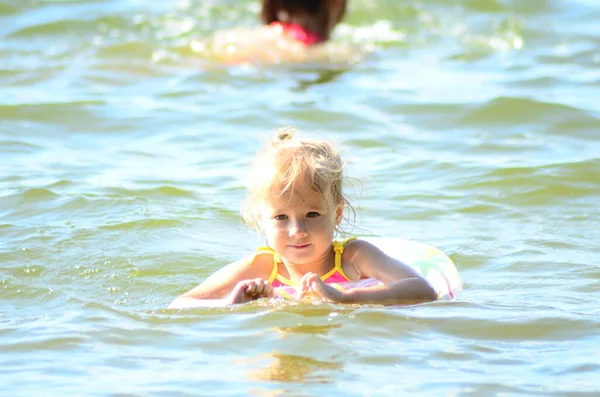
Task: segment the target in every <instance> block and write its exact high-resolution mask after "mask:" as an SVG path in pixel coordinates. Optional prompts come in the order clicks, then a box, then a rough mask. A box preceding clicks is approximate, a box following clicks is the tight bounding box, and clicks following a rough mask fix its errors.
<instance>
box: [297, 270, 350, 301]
mask: <svg viewBox="0 0 600 397" xmlns="http://www.w3.org/2000/svg"><path fill="white" fill-rule="evenodd" d="M300 287H301V294H300V297H301V298H304V297H306V296H314V297H317V298H322V299H325V300H328V301H330V302H338V303H340V302H343V300H344V292H343V291H340V290H338V289H336V288H334V287H332V286H331V285H327V284H325V283H324V282H323V280H321V278H320V277H319V276H317V275H316V274H315V273H306V274H305V275H304V276H302V279H301V280H300Z"/></svg>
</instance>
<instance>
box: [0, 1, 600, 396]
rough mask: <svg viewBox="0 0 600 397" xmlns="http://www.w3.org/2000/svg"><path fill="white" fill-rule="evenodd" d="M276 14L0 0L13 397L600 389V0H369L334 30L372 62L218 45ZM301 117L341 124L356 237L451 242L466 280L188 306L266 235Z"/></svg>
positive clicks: (230, 6) (4, 311) (241, 8)
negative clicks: (263, 207)
mask: <svg viewBox="0 0 600 397" xmlns="http://www.w3.org/2000/svg"><path fill="white" fill-rule="evenodd" d="M258 10H259V4H258V2H256V1H250V0H238V1H232V0H230V1H226V0H221V1H218V0H214V1H204V0H180V1H167V0H162V1H159V0H156V1H140V0H119V1H117V0H95V1H94V0H60V1H59V0H0V93H1V95H0V386H1V392H0V394H2V395H6V396H32V395H44V396H65V395H77V396H112V395H115V396H116V395H119V396H126V395H131V396H134V395H135V396H138V395H140V396H141V395H143V396H200V395H202V396H246V395H255V396H397V395H406V394H409V395H410V394H415V395H432V396H439V395H571V394H578V395H597V394H598V393H600V317H599V315H600V309H599V298H600V267H599V262H600V233H599V232H598V230H599V229H600V223H599V219H600V211H599V205H600V199H599V195H600V154H599V153H600V95H599V94H600V91H599V89H600V49H599V45H600V24H599V22H598V21H599V19H600V4H599V3H598V2H596V1H591V0H587V1H584V0H564V1H559V0H527V1H517V0H457V1H451V2H447V1H440V0H422V1H408V0H407V1H397V0H351V1H350V5H349V10H348V14H347V17H346V18H345V20H344V23H343V24H342V25H340V26H339V27H338V28H337V29H336V31H335V35H334V39H333V41H332V43H330V44H329V45H330V46H332V47H331V48H334V49H335V48H346V47H344V46H345V45H347V44H351V45H352V46H355V47H358V48H361V49H362V50H364V51H363V52H360V51H359V52H357V54H358V53H361V54H362V55H361V56H353V54H354V53H348V52H346V53H344V51H348V50H343V51H338V52H336V51H333V52H334V53H335V54H337V55H335V56H332V57H331V59H327V60H322V61H320V62H308V63H301V64H294V65H290V64H276V65H257V64H238V65H229V66H227V65H222V64H219V62H217V61H216V60H215V59H214V56H211V54H210V51H211V50H210V48H207V47H206V46H203V44H202V43H205V40H206V38H207V37H210V36H212V35H213V34H215V33H217V32H218V31H223V30H229V29H234V28H240V27H242V28H251V27H253V26H256V25H257V17H256V15H257V13H258ZM199 43H200V44H199ZM282 125H294V126H297V127H299V128H300V129H301V130H303V131H306V132H307V134H309V135H310V134H312V135H313V136H314V135H317V136H319V137H322V138H326V139H330V140H334V141H336V142H338V143H339V144H340V146H341V148H342V152H343V154H344V156H346V158H347V160H348V177H349V183H348V184H347V187H348V193H349V194H350V196H351V197H352V202H353V204H354V207H355V209H356V212H357V215H356V219H355V221H354V224H355V226H354V228H349V229H350V230H349V232H350V233H351V234H354V235H359V236H360V235H369V236H385V237H394V236H396V237H402V238H407V239H413V240H418V241H422V242H425V243H428V244H432V245H435V246H437V247H439V248H440V249H442V250H443V251H445V252H446V253H447V254H448V255H450V256H451V258H452V259H453V260H454V261H455V263H456V265H457V267H458V269H459V271H460V274H461V276H462V278H463V281H464V290H463V291H462V292H461V293H460V294H459V295H458V296H457V299H456V300H455V301H443V302H433V303H429V304H423V305H416V306H410V307H391V308H390V307H387V308H386V307H377V306H364V307H359V306H357V307H352V306H340V305H334V304H325V303H324V304H312V305H311V304H309V303H302V304H292V303H288V304H281V303H280V304H270V303H268V302H254V303H250V304H247V305H239V306H236V307H231V308H223V309H198V310H185V311H167V310H165V307H166V306H167V305H168V304H169V302H170V301H171V300H172V299H173V298H174V297H176V296H177V295H179V294H181V293H183V292H185V291H187V290H188V289H190V288H192V287H193V286H195V285H196V284H198V283H199V282H201V281H202V280H203V279H204V278H205V277H207V275H209V274H211V273H212V272H214V271H215V270H216V269H218V268H220V267H221V266H223V265H225V264H227V263H229V262H230V261H233V260H235V259H238V258H240V257H241V256H244V255H247V254H248V253H250V252H251V251H252V250H253V248H254V247H256V246H257V245H258V244H260V243H261V239H260V236H258V235H257V233H256V232H253V231H251V230H249V229H247V228H245V227H244V226H242V224H241V220H240V216H239V207H240V204H241V202H242V200H243V198H244V178H245V172H246V170H247V168H248V165H249V163H250V161H251V158H252V155H253V153H254V152H255V151H256V150H257V149H259V148H260V147H261V146H262V145H263V144H264V143H265V142H266V140H268V139H269V137H270V134H271V131H272V130H273V129H275V128H277V127H279V126H282Z"/></svg>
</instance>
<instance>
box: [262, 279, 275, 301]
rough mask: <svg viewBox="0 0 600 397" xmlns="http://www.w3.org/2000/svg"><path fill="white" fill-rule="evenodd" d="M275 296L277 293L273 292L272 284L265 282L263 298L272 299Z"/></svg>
mask: <svg viewBox="0 0 600 397" xmlns="http://www.w3.org/2000/svg"><path fill="white" fill-rule="evenodd" d="M274 294H275V291H274V290H273V287H271V284H270V283H269V282H268V281H267V282H265V286H264V288H263V292H262V296H264V297H272V296H273V295H274Z"/></svg>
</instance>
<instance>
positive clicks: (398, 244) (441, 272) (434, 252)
mask: <svg viewBox="0 0 600 397" xmlns="http://www.w3.org/2000/svg"><path fill="white" fill-rule="evenodd" d="M360 239H361V240H365V241H368V242H369V243H371V244H373V245H375V246H376V247H378V248H379V249H380V250H382V251H383V252H385V253H386V254H387V255H389V256H391V257H392V258H396V259H398V260H400V261H402V262H404V263H406V264H407V265H409V266H410V267H412V268H413V269H415V270H416V271H417V272H419V274H421V275H422V276H423V277H424V278H425V280H427V281H428V282H429V284H430V285H431V287H432V288H433V289H434V290H435V292H436V293H437V297H438V299H444V300H451V299H454V297H455V295H456V293H457V292H459V291H460V290H461V289H462V281H461V279H460V276H459V274H458V271H457V270H456V266H454V263H453V262H452V260H451V259H450V258H449V257H448V256H447V255H446V254H444V253H443V252H442V251H440V250H439V249H437V248H435V247H433V246H431V245H427V244H424V243H420V242H417V241H412V240H405V239H401V238H391V237H361V238H360ZM381 284H382V283H381V281H379V280H377V279H374V278H367V279H363V280H358V281H348V282H344V283H334V284H330V285H332V286H334V287H336V288H338V289H340V290H347V289H351V288H360V287H369V286H373V285H381ZM298 292H299V291H297V290H296V288H295V287H289V286H285V287H278V288H275V295H276V296H281V297H284V298H288V299H296V297H297V296H299V293H298Z"/></svg>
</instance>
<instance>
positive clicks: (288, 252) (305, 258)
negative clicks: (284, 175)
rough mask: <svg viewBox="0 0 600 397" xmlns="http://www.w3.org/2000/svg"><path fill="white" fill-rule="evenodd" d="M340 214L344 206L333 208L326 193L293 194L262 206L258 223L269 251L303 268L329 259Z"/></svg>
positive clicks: (329, 196) (304, 192)
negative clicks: (327, 257)
mask: <svg viewBox="0 0 600 397" xmlns="http://www.w3.org/2000/svg"><path fill="white" fill-rule="evenodd" d="M343 211H344V207H343V205H341V204H340V205H337V206H336V205H335V203H334V202H333V198H332V197H331V193H330V192H329V191H326V193H325V194H319V193H311V192H306V191H298V190H296V191H294V192H293V193H284V194H283V195H281V196H280V197H277V198H275V199H273V200H271V201H268V202H265V203H263V205H262V208H261V213H260V222H261V226H262V230H263V232H264V233H265V236H266V238H267V243H268V244H269V246H270V247H271V248H273V249H275V251H277V252H278V253H279V255H281V257H282V258H283V259H284V260H285V261H286V262H288V263H294V264H303V263H309V262H311V261H316V260H319V259H322V258H324V257H326V256H327V255H329V253H330V251H331V240H332V239H333V234H334V229H335V226H336V225H338V224H339V223H340V222H341V220H342V215H343Z"/></svg>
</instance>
